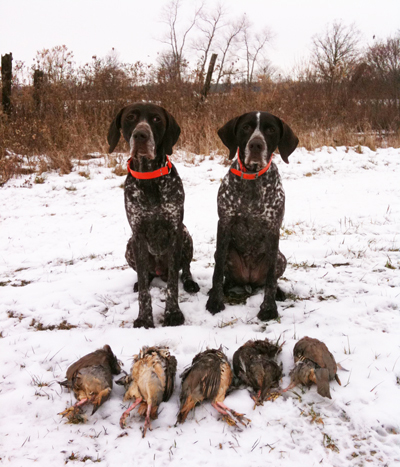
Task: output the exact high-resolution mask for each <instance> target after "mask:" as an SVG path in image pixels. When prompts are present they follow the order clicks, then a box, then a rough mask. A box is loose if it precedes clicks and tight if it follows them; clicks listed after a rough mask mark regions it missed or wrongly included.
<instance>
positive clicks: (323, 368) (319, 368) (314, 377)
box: [283, 337, 342, 399]
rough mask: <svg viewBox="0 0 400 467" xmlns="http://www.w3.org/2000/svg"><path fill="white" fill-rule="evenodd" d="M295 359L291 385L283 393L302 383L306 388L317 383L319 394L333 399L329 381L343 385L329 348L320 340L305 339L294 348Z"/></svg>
mask: <svg viewBox="0 0 400 467" xmlns="http://www.w3.org/2000/svg"><path fill="white" fill-rule="evenodd" d="M293 357H294V362H295V364H296V365H295V367H294V368H293V370H292V371H291V372H290V380H291V383H290V384H289V386H288V387H287V388H286V389H284V390H283V392H286V391H288V390H289V389H293V388H294V387H295V386H297V385H298V384H300V383H301V384H304V385H305V386H311V384H312V383H315V384H316V385H317V392H318V394H320V395H321V396H323V397H328V398H329V399H332V397H331V392H330V389H329V381H332V380H333V379H335V380H336V381H337V382H338V384H339V385H341V384H342V383H341V382H340V379H339V376H338V375H337V369H338V365H337V364H336V362H335V359H334V357H333V355H332V354H331V353H330V352H329V350H328V347H327V346H326V345H325V344H324V343H323V342H321V341H319V340H318V339H313V338H312V337H303V339H300V340H299V341H298V342H297V343H296V345H295V346H294V349H293Z"/></svg>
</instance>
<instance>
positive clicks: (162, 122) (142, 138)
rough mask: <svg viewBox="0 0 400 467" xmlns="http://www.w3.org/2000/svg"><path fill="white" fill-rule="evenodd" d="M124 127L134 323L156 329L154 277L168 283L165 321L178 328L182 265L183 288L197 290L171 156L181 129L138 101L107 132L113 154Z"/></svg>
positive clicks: (162, 113)
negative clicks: (135, 308)
mask: <svg viewBox="0 0 400 467" xmlns="http://www.w3.org/2000/svg"><path fill="white" fill-rule="evenodd" d="M121 130H122V134H123V136H124V138H125V140H126V141H127V142H128V143H129V145H130V159H129V161H128V175H127V178H126V181H125V210H126V215H127V218H128V222H129V224H130V226H131V229H132V237H131V238H130V240H129V241H128V244H127V249H126V254H125V257H126V259H127V261H128V264H129V265H130V266H131V267H132V268H133V269H134V270H135V271H136V272H137V276H138V282H137V283H136V284H135V287H134V291H138V292H139V315H138V317H137V319H136V320H135V321H134V327H145V328H153V327H154V321H153V312H152V306H151V296H150V291H149V286H150V282H151V280H152V279H153V278H154V277H156V276H159V277H161V279H163V280H165V281H167V290H166V305H165V314H164V323H163V324H164V326H179V325H181V324H183V323H184V320H185V319H184V316H183V313H182V312H181V310H180V308H179V304H178V277H179V271H180V270H181V269H182V275H181V280H182V282H183V287H184V289H185V291H187V292H190V293H195V292H198V291H199V286H198V284H197V283H196V282H194V281H193V279H192V275H191V272H190V262H191V260H192V257H193V242H192V238H191V236H190V235H189V232H188V230H187V228H186V227H185V226H184V224H183V222H182V221H183V204H184V199H185V193H184V190H183V184H182V180H181V178H180V176H179V174H178V172H177V170H176V168H175V166H174V165H173V164H172V163H171V162H170V160H169V158H168V155H171V154H172V147H173V146H174V145H175V144H176V142H177V141H178V138H179V135H180V131H181V130H180V127H179V125H178V124H177V122H176V120H175V119H174V117H173V116H172V115H171V114H170V113H169V112H167V111H166V110H165V109H163V108H162V107H160V106H158V105H154V104H150V103H135V104H132V105H129V106H127V107H124V108H123V109H122V110H121V111H120V112H119V113H118V115H117V116H116V117H115V119H114V120H113V122H112V123H111V126H110V129H109V132H108V143H109V145H110V148H109V152H110V153H111V152H112V151H113V150H114V149H115V147H116V146H117V144H118V141H119V139H120V131H121Z"/></svg>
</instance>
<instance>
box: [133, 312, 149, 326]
mask: <svg viewBox="0 0 400 467" xmlns="http://www.w3.org/2000/svg"><path fill="white" fill-rule="evenodd" d="M133 327H134V328H145V329H149V328H154V321H153V316H152V315H147V316H139V317H137V318H136V319H135V321H134V322H133Z"/></svg>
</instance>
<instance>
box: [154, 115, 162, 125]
mask: <svg viewBox="0 0 400 467" xmlns="http://www.w3.org/2000/svg"><path fill="white" fill-rule="evenodd" d="M153 122H154V123H159V122H161V118H160V117H159V116H158V115H156V116H155V117H153Z"/></svg>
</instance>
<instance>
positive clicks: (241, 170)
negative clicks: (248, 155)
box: [231, 148, 274, 180]
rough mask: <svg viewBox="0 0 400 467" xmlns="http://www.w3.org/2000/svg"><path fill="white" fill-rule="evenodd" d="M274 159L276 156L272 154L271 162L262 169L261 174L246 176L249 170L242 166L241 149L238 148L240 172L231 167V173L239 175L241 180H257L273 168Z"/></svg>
mask: <svg viewBox="0 0 400 467" xmlns="http://www.w3.org/2000/svg"><path fill="white" fill-rule="evenodd" d="M273 157H274V155H273V154H272V156H271V159H270V160H269V162H268V164H267V165H266V166H265V167H264V168H263V169H261V170H260V171H259V172H257V173H251V174H246V173H245V172H247V169H246V167H244V165H243V164H242V161H241V160H240V157H239V148H238V152H237V160H238V162H239V167H240V170H237V169H234V168H233V167H231V172H232V173H233V174H235V175H237V176H238V177H240V178H244V179H245V180H255V179H256V178H258V177H260V176H261V175H263V174H265V172H267V170H268V169H269V168H270V166H271V163H272V158H273Z"/></svg>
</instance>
